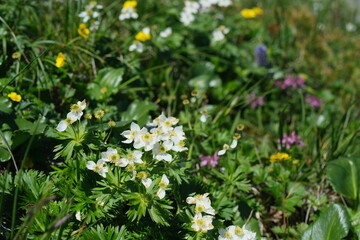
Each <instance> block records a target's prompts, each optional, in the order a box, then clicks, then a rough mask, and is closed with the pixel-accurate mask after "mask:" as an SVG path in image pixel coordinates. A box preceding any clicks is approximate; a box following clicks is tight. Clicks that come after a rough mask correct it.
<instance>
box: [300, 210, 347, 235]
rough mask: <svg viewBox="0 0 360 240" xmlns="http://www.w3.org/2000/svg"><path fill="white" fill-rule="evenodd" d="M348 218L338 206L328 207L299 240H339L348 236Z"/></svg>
mask: <svg viewBox="0 0 360 240" xmlns="http://www.w3.org/2000/svg"><path fill="white" fill-rule="evenodd" d="M349 228H350V223H349V216H348V213H347V212H346V210H345V209H344V207H342V206H341V205H339V204H334V205H330V206H329V207H328V208H327V209H326V210H325V211H324V212H323V213H321V215H320V217H319V218H318V219H317V220H316V222H315V223H314V224H313V225H311V226H310V227H309V228H308V229H307V230H306V231H305V233H304V235H303V236H302V238H301V240H340V239H343V238H344V237H346V236H347V235H348V232H349Z"/></svg>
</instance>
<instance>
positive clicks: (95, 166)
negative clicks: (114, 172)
mask: <svg viewBox="0 0 360 240" xmlns="http://www.w3.org/2000/svg"><path fill="white" fill-rule="evenodd" d="M104 163H105V161H104V160H101V159H100V160H98V161H97V163H95V162H93V161H88V162H86V167H87V168H88V169H90V170H92V171H94V172H96V173H98V174H99V175H100V176H102V177H106V173H107V172H108V171H109V169H108V168H107V167H106V166H104Z"/></svg>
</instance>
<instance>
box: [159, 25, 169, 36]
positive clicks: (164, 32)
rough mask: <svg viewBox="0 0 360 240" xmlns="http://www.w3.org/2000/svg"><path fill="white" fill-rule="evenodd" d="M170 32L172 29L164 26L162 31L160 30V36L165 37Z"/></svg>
mask: <svg viewBox="0 0 360 240" xmlns="http://www.w3.org/2000/svg"><path fill="white" fill-rule="evenodd" d="M171 34H172V29H171V27H167V28H165V30H164V31H162V32H160V37H162V38H167V37H169V36H170V35H171Z"/></svg>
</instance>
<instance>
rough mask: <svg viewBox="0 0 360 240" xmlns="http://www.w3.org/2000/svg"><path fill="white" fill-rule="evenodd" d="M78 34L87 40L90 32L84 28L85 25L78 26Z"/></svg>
mask: <svg viewBox="0 0 360 240" xmlns="http://www.w3.org/2000/svg"><path fill="white" fill-rule="evenodd" d="M78 33H79V35H80V36H82V37H83V38H84V39H88V38H89V36H88V35H89V34H90V30H89V29H88V28H87V27H86V24H85V23H82V24H80V26H79V28H78Z"/></svg>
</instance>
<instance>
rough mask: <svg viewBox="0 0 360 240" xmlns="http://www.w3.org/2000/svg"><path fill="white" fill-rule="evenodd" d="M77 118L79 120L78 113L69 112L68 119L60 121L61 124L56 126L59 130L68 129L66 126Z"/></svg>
mask: <svg viewBox="0 0 360 240" xmlns="http://www.w3.org/2000/svg"><path fill="white" fill-rule="evenodd" d="M76 120H77V115H76V114H74V113H72V112H69V113H68V114H67V115H66V119H65V120H62V121H60V122H59V124H58V125H57V127H56V130H58V131H59V132H63V131H65V130H66V128H67V127H68V126H69V125H71V124H73V123H74V122H75V121H76Z"/></svg>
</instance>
